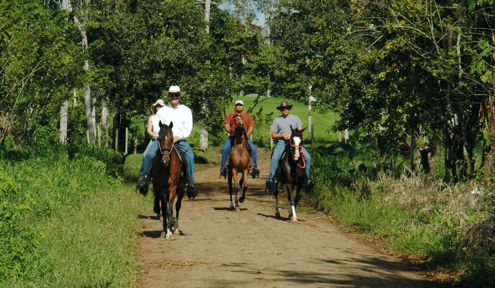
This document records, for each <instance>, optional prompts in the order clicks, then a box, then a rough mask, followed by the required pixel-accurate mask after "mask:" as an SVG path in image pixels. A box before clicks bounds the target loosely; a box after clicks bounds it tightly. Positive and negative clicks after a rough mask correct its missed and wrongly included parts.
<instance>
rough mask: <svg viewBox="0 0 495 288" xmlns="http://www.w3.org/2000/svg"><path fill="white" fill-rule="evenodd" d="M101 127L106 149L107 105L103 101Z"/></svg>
mask: <svg viewBox="0 0 495 288" xmlns="http://www.w3.org/2000/svg"><path fill="white" fill-rule="evenodd" d="M101 126H102V129H103V131H102V133H103V137H104V141H103V142H104V143H105V147H108V108H107V104H106V103H105V101H103V104H102V108H101Z"/></svg>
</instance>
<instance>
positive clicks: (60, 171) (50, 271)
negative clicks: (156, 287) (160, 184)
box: [0, 155, 149, 287]
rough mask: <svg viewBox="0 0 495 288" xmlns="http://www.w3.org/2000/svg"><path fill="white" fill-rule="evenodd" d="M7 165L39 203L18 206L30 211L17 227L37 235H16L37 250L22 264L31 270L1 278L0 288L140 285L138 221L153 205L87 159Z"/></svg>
mask: <svg viewBox="0 0 495 288" xmlns="http://www.w3.org/2000/svg"><path fill="white" fill-rule="evenodd" d="M0 167H2V169H4V171H9V175H10V176H11V177H12V178H13V179H15V182H16V183H17V184H16V185H17V187H18V189H19V192H20V195H28V198H29V199H32V202H31V203H17V206H18V207H19V206H20V205H27V207H28V209H25V210H23V211H22V213H20V215H19V217H18V219H17V221H16V225H18V226H20V227H23V229H24V230H23V231H24V232H25V231H30V232H32V233H30V234H26V235H34V236H35V237H33V238H31V237H30V238H27V237H23V235H17V236H16V237H17V240H16V241H17V242H18V243H19V244H22V243H23V242H25V241H26V242H27V241H31V242H35V245H34V248H33V249H32V250H31V251H30V254H29V255H27V258H26V259H25V261H22V263H20V264H21V266H20V267H23V268H22V269H21V270H19V271H18V272H17V273H15V274H10V276H11V277H8V278H7V279H0V283H3V284H2V285H0V286H2V287H3V286H5V287H26V286H33V287H126V286H131V285H132V283H133V282H134V281H135V279H134V278H135V276H134V275H135V272H136V267H135V265H134V259H133V255H132V251H133V243H134V239H135V230H136V225H137V215H139V214H140V213H142V211H144V209H146V207H147V206H149V203H147V201H146V199H144V198H143V197H141V196H139V195H137V194H136V193H135V191H134V188H133V186H130V185H126V184H125V183H123V182H122V179H117V178H114V177H109V176H108V175H107V172H106V167H105V164H104V163H102V162H100V161H97V160H95V159H93V158H88V157H84V156H82V157H78V158H77V159H75V160H72V161H69V160H68V159H67V158H66V157H65V156H61V155H58V156H53V157H49V158H45V157H33V158H30V159H27V160H25V161H16V162H13V161H5V160H0ZM14 201H15V199H14ZM8 264H9V265H14V264H15V263H8ZM18 264H19V263H18Z"/></svg>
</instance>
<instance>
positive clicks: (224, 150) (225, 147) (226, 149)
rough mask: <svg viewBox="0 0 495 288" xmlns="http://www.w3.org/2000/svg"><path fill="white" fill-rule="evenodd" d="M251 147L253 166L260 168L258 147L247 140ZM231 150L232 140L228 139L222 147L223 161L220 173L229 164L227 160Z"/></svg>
mask: <svg viewBox="0 0 495 288" xmlns="http://www.w3.org/2000/svg"><path fill="white" fill-rule="evenodd" d="M247 143H248V145H249V150H251V159H252V160H253V165H254V166H258V152H257V151H256V146H255V145H254V143H253V141H251V140H250V139H248V140H247ZM230 149H232V138H231V137H228V138H227V140H225V143H224V144H223V147H222V160H221V161H220V172H222V171H223V169H224V168H225V165H226V164H227V159H228V158H229V153H230Z"/></svg>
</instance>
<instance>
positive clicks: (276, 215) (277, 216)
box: [275, 211, 280, 219]
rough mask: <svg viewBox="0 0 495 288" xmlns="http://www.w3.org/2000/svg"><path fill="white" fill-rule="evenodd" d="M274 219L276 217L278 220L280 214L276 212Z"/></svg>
mask: <svg viewBox="0 0 495 288" xmlns="http://www.w3.org/2000/svg"><path fill="white" fill-rule="evenodd" d="M275 217H276V218H277V219H280V212H278V211H277V212H275Z"/></svg>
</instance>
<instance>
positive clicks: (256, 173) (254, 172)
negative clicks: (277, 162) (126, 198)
mask: <svg viewBox="0 0 495 288" xmlns="http://www.w3.org/2000/svg"><path fill="white" fill-rule="evenodd" d="M251 177H253V179H256V178H259V177H260V170H258V167H256V166H253V169H251Z"/></svg>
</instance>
